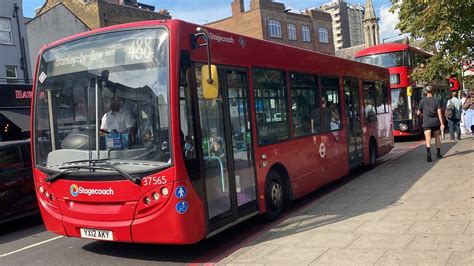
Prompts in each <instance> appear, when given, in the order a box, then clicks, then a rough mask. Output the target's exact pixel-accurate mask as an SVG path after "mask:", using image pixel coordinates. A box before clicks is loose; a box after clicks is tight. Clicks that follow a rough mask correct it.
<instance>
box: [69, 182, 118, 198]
mask: <svg viewBox="0 0 474 266" xmlns="http://www.w3.org/2000/svg"><path fill="white" fill-rule="evenodd" d="M69 191H70V192H71V195H72V196H73V197H77V196H78V195H79V194H83V195H87V196H92V195H107V196H111V195H114V190H113V189H112V188H108V189H97V188H83V187H79V186H77V185H76V184H72V185H71V187H70V188H69Z"/></svg>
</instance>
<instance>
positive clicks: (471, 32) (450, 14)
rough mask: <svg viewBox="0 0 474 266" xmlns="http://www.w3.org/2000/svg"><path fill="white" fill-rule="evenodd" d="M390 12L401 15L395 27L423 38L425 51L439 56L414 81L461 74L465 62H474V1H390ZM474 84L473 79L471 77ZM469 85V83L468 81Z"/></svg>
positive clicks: (422, 69) (418, 70)
mask: <svg viewBox="0 0 474 266" xmlns="http://www.w3.org/2000/svg"><path fill="white" fill-rule="evenodd" d="M391 2H392V8H391V12H395V11H397V10H398V11H399V15H398V16H399V19H400V22H399V23H398V25H397V26H396V27H397V28H398V29H399V30H400V31H401V32H403V33H409V34H410V35H411V37H412V38H414V39H417V38H423V40H424V42H423V48H425V49H426V48H428V47H436V48H437V49H436V50H437V52H436V53H435V55H434V56H433V57H432V58H431V59H430V60H429V61H428V63H427V65H426V66H425V67H423V68H418V69H417V71H416V72H415V74H414V75H413V78H414V79H416V80H419V81H432V80H435V79H442V78H446V76H448V75H449V74H450V73H455V72H459V71H460V69H461V62H462V60H463V59H465V58H473V50H474V1H473V0H458V1H455V0H402V1H398V0H391ZM470 79H471V80H470V81H471V82H472V81H473V77H472V76H471V77H470ZM466 81H468V80H466Z"/></svg>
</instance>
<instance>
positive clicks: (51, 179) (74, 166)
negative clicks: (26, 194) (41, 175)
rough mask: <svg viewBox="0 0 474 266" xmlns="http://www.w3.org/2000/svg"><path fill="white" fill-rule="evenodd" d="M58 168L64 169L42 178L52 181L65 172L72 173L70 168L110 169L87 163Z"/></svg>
mask: <svg viewBox="0 0 474 266" xmlns="http://www.w3.org/2000/svg"><path fill="white" fill-rule="evenodd" d="M59 169H61V170H62V169H65V170H64V171H61V172H57V173H54V174H51V175H48V177H46V178H45V179H44V181H46V182H53V181H56V180H57V179H59V178H60V177H61V176H64V175H66V174H69V173H72V172H73V171H72V169H77V170H79V169H89V170H111V169H110V168H104V167H97V166H89V165H71V166H64V167H59Z"/></svg>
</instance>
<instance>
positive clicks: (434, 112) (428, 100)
mask: <svg viewBox="0 0 474 266" xmlns="http://www.w3.org/2000/svg"><path fill="white" fill-rule="evenodd" d="M425 90H426V97H425V98H423V99H421V101H420V105H419V109H418V111H417V114H418V115H423V125H422V127H423V131H424V133H425V144H426V161H427V162H431V161H432V159H431V136H434V138H435V144H436V157H437V158H441V157H443V156H442V155H441V137H440V129H441V130H444V119H443V114H442V113H441V105H440V103H439V100H438V99H437V98H435V97H433V87H431V86H426V88H425Z"/></svg>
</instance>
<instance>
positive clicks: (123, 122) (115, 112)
mask: <svg viewBox="0 0 474 266" xmlns="http://www.w3.org/2000/svg"><path fill="white" fill-rule="evenodd" d="M112 132H117V133H120V134H124V133H129V135H130V142H131V143H134V142H135V141H134V132H135V119H133V117H132V114H131V113H130V112H128V111H124V110H121V109H120V100H119V99H118V98H117V97H115V96H114V97H113V98H112V99H110V111H109V112H107V113H105V114H104V116H103V117H102V123H101V125H100V131H99V136H101V137H104V136H105V135H106V133H112Z"/></svg>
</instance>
